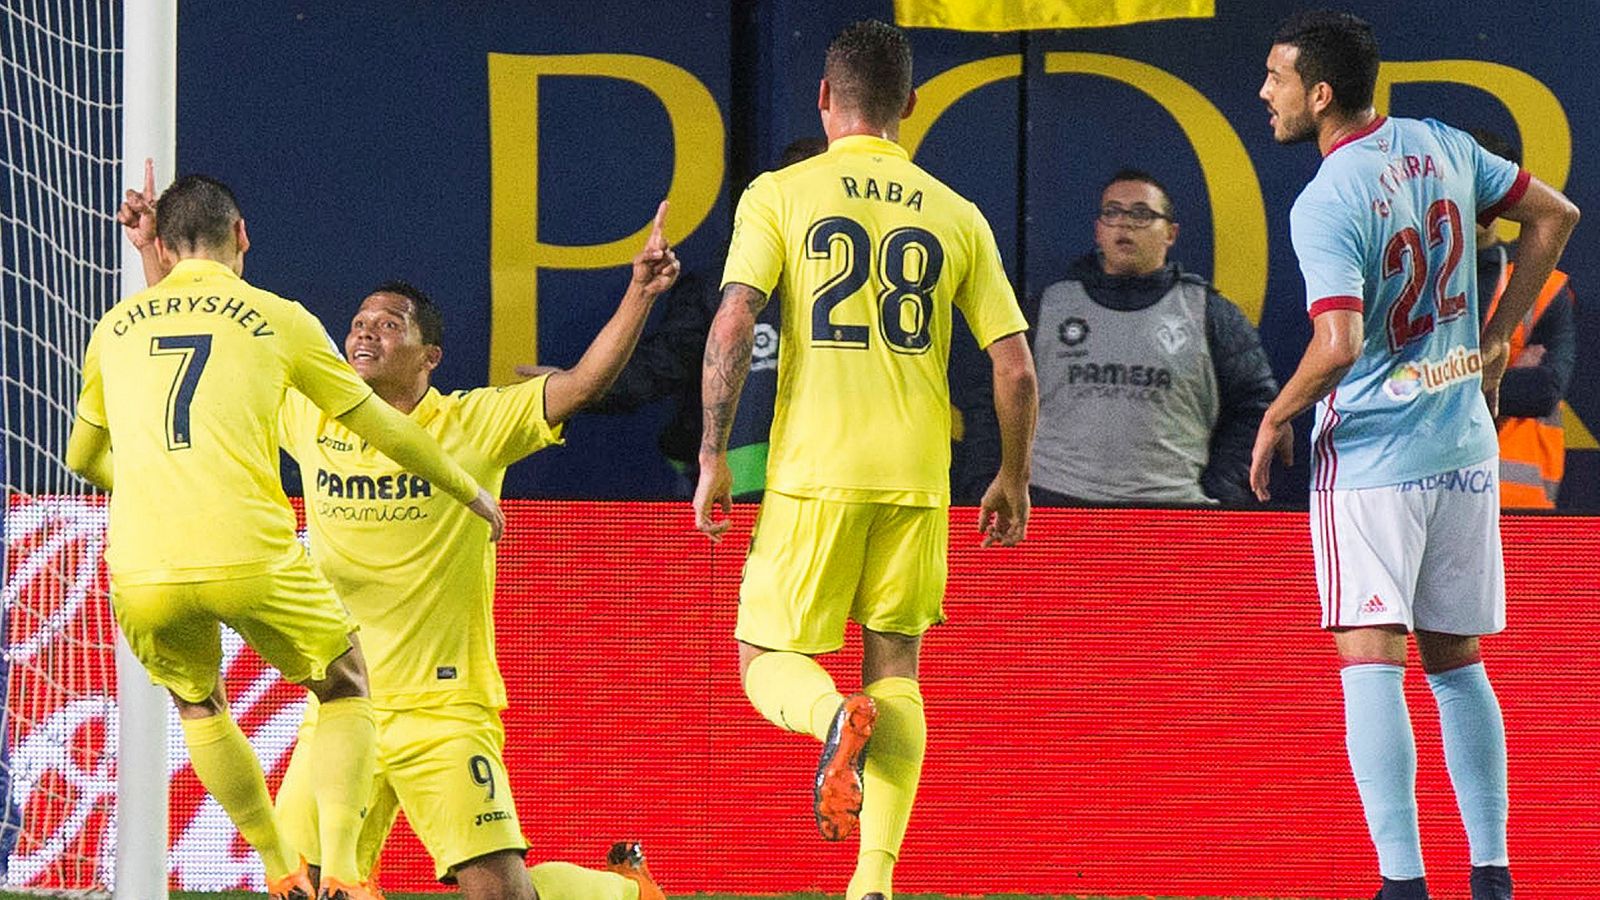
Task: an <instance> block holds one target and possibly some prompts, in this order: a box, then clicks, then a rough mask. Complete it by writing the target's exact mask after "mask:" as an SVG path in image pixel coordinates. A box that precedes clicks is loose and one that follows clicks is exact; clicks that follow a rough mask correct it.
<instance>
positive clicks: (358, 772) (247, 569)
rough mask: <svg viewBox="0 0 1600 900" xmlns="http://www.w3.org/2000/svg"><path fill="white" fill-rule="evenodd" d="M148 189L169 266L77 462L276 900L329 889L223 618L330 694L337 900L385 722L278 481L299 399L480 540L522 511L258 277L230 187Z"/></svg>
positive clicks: (94, 404)
mask: <svg viewBox="0 0 1600 900" xmlns="http://www.w3.org/2000/svg"><path fill="white" fill-rule="evenodd" d="M145 179H146V181H145V192H144V194H143V195H140V197H141V200H142V201H143V202H144V204H145V205H146V206H154V208H156V209H158V210H160V213H161V215H162V216H164V218H163V219H162V220H161V226H160V228H159V230H158V229H157V228H156V227H155V225H154V223H153V222H152V223H150V227H149V228H148V229H146V230H145V231H144V232H143V237H144V241H145V246H144V248H143V249H144V251H145V252H146V253H147V256H148V258H147V261H146V269H147V271H152V270H155V271H162V272H169V273H170V274H167V275H166V277H164V278H161V279H160V280H158V281H157V282H156V283H154V284H152V285H151V286H150V287H149V288H148V289H146V290H144V291H141V292H139V293H137V294H134V295H133V296H132V297H129V298H127V299H125V300H123V301H122V302H121V303H118V304H117V305H116V306H114V307H112V308H111V309H110V310H109V311H108V312H107V313H106V314H105V316H103V317H102V318H101V320H100V323H99V324H98V325H97V326H96V327H95V330H94V335H93V337H92V338H91V339H90V341H89V347H88V350H87V352H86V353H85V355H84V363H83V393H82V395H81V396H80V398H79V401H78V418H77V422H76V423H75V424H74V426H73V432H72V437H71V439H70V441H69V445H68V448H67V465H68V466H70V467H71V468H72V469H73V470H74V471H76V472H78V473H80V474H82V475H84V476H85V477H86V478H88V479H90V480H91V481H93V482H94V483H96V484H98V485H99V486H101V487H103V488H106V489H108V490H111V491H112V493H111V511H110V542H109V545H108V548H107V551H106V564H107V567H108V568H109V569H110V572H111V602H112V608H113V610H114V612H115V613H116V616H117V622H118V624H119V625H120V627H121V629H122V632H123V634H124V635H126V636H127V638H128V644H129V647H130V648H131V649H132V650H133V652H134V655H135V656H137V657H138V658H139V661H140V662H141V663H143V664H144V666H145V668H146V669H147V670H148V671H149V673H150V677H151V680H153V681H154V682H156V683H157V684H160V685H162V686H163V687H165V688H166V689H167V690H168V691H169V692H170V693H171V695H172V698H173V702H174V703H175V704H176V705H177V708H178V716H179V719H180V720H181V722H182V724H183V733H184V739H185V743H186V744H187V745H188V748H189V757H190V760H191V761H192V763H193V765H194V770H195V774H196V776H198V777H199V779H200V781H201V783H202V784H204V785H205V786H206V789H207V790H208V791H209V792H210V793H211V795H212V796H213V797H215V798H216V799H217V802H218V803H219V804H220V805H221V806H222V808H223V809H225V810H226V811H227V812H228V815H229V817H230V818H232V819H233V821H234V824H235V825H236V826H237V827H238V829H239V832H240V834H241V835H243V836H244V838H245V840H246V841H248V842H249V843H250V845H251V846H252V847H254V848H255V850H256V852H257V853H258V854H259V855H260V857H261V861H262V865H263V866H264V868H265V869H266V877H267V890H268V893H269V894H271V895H272V897H274V898H278V900H310V898H311V896H312V892H313V887H312V884H311V881H310V879H309V873H308V872H307V871H306V869H305V865H304V863H303V861H301V860H299V859H298V858H297V856H296V855H295V851H294V848H293V847H292V846H291V845H289V843H288V842H287V841H285V840H284V839H283V837H282V835H281V834H280V832H279V830H278V827H277V822H276V819H275V817H274V815H273V811H272V802H271V799H270V798H269V797H268V795H267V787H266V783H265V781H264V779H263V777H262V772H261V766H260V763H259V762H258V761H257V760H256V758H255V754H254V753H253V752H252V751H251V749H250V745H249V743H248V742H247V741H246V740H245V736H244V733H243V732H242V731H240V730H239V726H238V725H237V724H236V723H235V722H234V721H233V720H232V719H231V718H230V717H229V715H228V702H227V696H226V695H225V694H224V692H223V685H222V684H221V682H220V680H219V678H218V666H219V662H220V653H221V644H220V639H221V638H220V632H219V626H220V624H221V623H226V624H227V625H228V626H229V627H231V628H233V629H234V630H235V631H237V632H239V634H240V635H241V636H242V637H243V638H244V639H245V641H246V642H247V643H249V644H250V645H251V646H252V647H254V648H255V649H256V650H257V652H259V653H260V654H261V656H262V658H264V659H265V660H266V661H267V662H269V663H271V664H272V665H273V666H274V667H276V668H277V669H278V670H279V671H280V672H282V673H283V676H284V677H285V678H286V679H287V680H289V681H292V682H295V683H297V684H303V685H305V686H306V687H307V688H308V689H309V690H310V691H311V693H312V694H314V695H315V696H316V697H317V698H318V699H319V701H320V702H321V704H322V709H323V714H324V721H325V725H326V730H325V731H324V732H320V733H319V734H318V736H317V740H316V741H315V743H314V745H313V746H311V747H309V748H308V750H307V752H308V754H310V755H311V756H312V757H313V758H314V759H315V760H316V763H317V765H316V771H315V774H314V776H313V779H314V793H315V797H316V800H315V806H316V815H317V819H318V832H319V834H318V839H319V840H320V841H321V843H322V845H323V847H324V850H325V858H324V860H323V862H324V866H325V873H324V874H325V880H324V884H323V896H325V897H328V898H331V900H359V898H360V896H361V894H360V893H359V889H358V888H357V887H355V884H356V882H357V881H358V880H359V879H358V877H357V874H356V836H357V833H358V832H359V831H360V830H361V816H362V812H363V809H364V807H365V805H366V797H367V790H368V788H369V787H370V785H371V782H372V771H373V765H374V746H375V741H376V733H375V728H376V726H375V723H374V714H373V706H372V701H371V700H370V699H369V693H368V686H367V667H366V665H365V663H364V662H363V660H362V656H361V648H360V644H359V643H358V642H357V640H356V638H355V635H354V634H352V632H353V631H354V630H355V627H356V626H355V623H353V622H352V621H351V619H350V617H349V615H348V613H346V612H345V608H344V605H343V604H342V603H341V602H340V598H339V597H338V596H337V595H336V594H335V593H334V590H333V588H332V586H330V585H329V584H328V581H327V580H326V579H325V578H324V577H323V576H322V575H321V574H320V573H319V572H317V571H316V569H314V568H313V567H312V565H311V563H310V560H309V559H307V557H306V553H305V550H304V549H303V548H302V547H301V546H300V543H299V541H297V540H296V539H295V521H294V513H293V511H292V510H291V509H290V507H289V501H288V500H287V498H285V497H284V495H283V488H282V487H281V486H280V484H279V481H278V453H277V440H276V438H275V436H274V429H275V427H276V424H277V419H278V414H279V412H280V410H281V408H282V407H283V405H284V402H285V399H286V396H285V395H286V393H289V392H290V389H291V388H292V389H293V390H294V392H298V393H294V394H293V395H294V396H296V397H301V398H302V399H304V400H305V402H306V403H307V404H308V405H310V404H314V408H316V409H317V410H318V415H321V416H323V417H324V418H325V419H326V420H327V421H329V422H333V423H337V425H338V427H340V428H344V429H347V430H348V431H349V433H350V434H352V435H359V436H360V437H361V438H362V439H364V440H366V441H370V442H371V443H372V445H373V446H375V447H378V448H381V449H382V450H383V451H384V452H385V453H387V454H389V455H390V456H392V457H393V458H394V459H396V460H399V461H400V462H401V464H402V465H403V466H404V467H405V468H406V470H407V471H409V472H412V473H415V475H414V477H415V478H416V480H417V481H420V482H424V483H427V484H429V485H433V486H437V487H438V489H439V491H440V493H441V494H448V495H449V496H450V497H452V498H454V500H456V501H459V502H460V503H462V504H470V508H471V510H472V512H473V513H475V514H477V515H478V516H480V517H482V518H483V519H485V520H487V522H488V527H487V528H485V527H484V525H483V524H482V523H479V522H476V521H475V520H473V519H471V518H470V517H469V516H467V515H466V514H465V510H461V512H462V513H463V514H462V520H463V528H466V529H469V530H471V531H473V532H474V533H475V534H477V536H478V537H479V538H480V539H481V540H485V541H494V540H498V539H499V537H500V530H501V528H502V527H503V526H504V522H505V520H504V518H503V517H501V515H500V510H499V507H498V505H497V504H496V503H495V501H494V499H493V498H492V497H491V496H490V495H489V493H488V492H487V491H485V490H484V489H483V488H481V487H479V485H478V482H477V481H476V480H474V478H473V477H472V476H471V475H469V474H468V473H467V472H466V471H465V470H464V469H463V468H462V467H461V466H460V465H458V464H456V463H455V462H454V461H453V460H451V459H450V458H448V457H446V456H445V455H444V453H443V452H442V451H441V450H440V448H439V445H438V444H437V443H435V442H434V440H433V439H432V438H430V437H429V436H428V435H427V433H426V432H424V431H423V430H422V429H421V428H420V427H418V426H417V425H416V423H414V422H412V421H410V420H408V419H406V418H405V417H404V416H402V415H400V414H399V413H397V412H395V411H394V410H393V409H392V408H390V406H389V405H388V404H386V403H384V402H382V400H380V399H376V398H375V397H374V395H373V390H372V388H371V387H368V386H367V385H366V384H365V383H364V382H362V380H361V379H360V378H359V377H357V375H356V373H355V372H353V371H351V368H350V366H349V364H347V363H346V362H345V361H344V360H342V359H340V358H339V356H338V354H336V353H335V352H334V350H333V347H332V346H331V342H330V341H329V340H328V336H327V332H326V331H324V330H323V328H322V325H321V323H319V322H318V321H317V320H316V318H315V317H314V316H312V315H311V314H310V313H309V312H307V311H306V310H305V309H304V308H303V307H301V306H300V305H299V304H298V303H295V302H293V301H290V300H285V299H283V298H281V297H279V296H277V295H275V294H272V293H269V292H267V291H263V290H260V289H259V288H255V287H252V286H251V285H250V284H248V283H246V282H245V281H244V280H243V279H242V278H241V277H240V276H241V274H242V272H243V270H244V256H245V253H246V251H248V250H249V248H250V240H249V237H248V234H247V232H246V230H245V223H244V219H243V217H242V216H241V215H240V213H239V207H238V203H237V201H236V200H235V199H234V197H233V192H232V191H230V190H229V189H228V188H227V186H226V185H224V184H222V183H221V182H219V181H217V180H215V179H212V178H207V177H205V176H198V175H191V176H187V177H184V178H180V179H179V180H178V181H177V182H175V183H174V184H173V185H172V186H171V187H169V188H168V189H167V190H166V191H165V192H164V193H163V194H162V195H161V198H160V200H159V201H156V200H155V198H154V197H153V194H154V191H155V184H154V174H153V170H152V169H151V168H150V167H149V166H147V167H146V174H145ZM130 193H131V192H130ZM113 448H114V450H115V452H114V453H113V452H112V451H113ZM442 505H443V506H447V507H450V508H451V509H452V510H460V507H458V506H456V505H455V504H454V503H442ZM345 886H348V887H349V888H350V892H349V893H347V892H345V891H344V890H343V888H344V887H345Z"/></svg>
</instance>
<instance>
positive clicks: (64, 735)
mask: <svg viewBox="0 0 1600 900" xmlns="http://www.w3.org/2000/svg"><path fill="white" fill-rule="evenodd" d="M176 45H177V13H176V0H81V2H79V0H0V101H3V102H0V107H3V109H0V112H3V115H0V151H3V166H0V169H3V175H4V179H3V183H0V299H3V305H0V432H3V437H0V482H3V484H4V497H3V502H0V523H3V532H4V540H3V542H0V550H3V566H0V574H3V576H4V589H3V618H0V646H3V648H4V650H3V654H0V684H3V687H4V692H5V700H6V702H5V705H4V711H3V714H0V715H3V719H0V725H3V728H0V888H4V889H7V890H23V891H27V892H32V893H40V894H52V895H57V896H106V895H108V894H113V895H114V896H115V897H116V898H118V900H123V898H137V900H164V898H165V897H166V896H167V844H168V796H167V795H168V783H169V776H170V773H169V771H168V759H167V716H168V712H167V701H166V697H165V695H164V694H163V693H162V692H161V691H160V690H159V689H157V688H154V687H153V686H151V684H150V682H149V679H148V678H147V677H146V676H145V673H144V671H143V670H142V669H141V668H140V666H139V664H138V663H137V662H136V661H134V660H133V659H132V658H131V656H130V655H129V654H128V652H127V649H126V646H125V645H124V644H123V643H122V642H121V641H120V639H119V638H118V637H117V635H116V629H115V626H114V624H113V621H112V617H111V612H110V606H109V603H108V599H107V597H106V593H105V582H104V574H103V567H102V565H101V559H100V556H101V551H102V550H103V544H104V525H105V514H104V509H105V507H104V503H103V498H101V497H98V496H96V495H95V494H94V493H93V492H92V491H91V490H90V489H89V488H88V487H87V486H86V485H84V484H83V483H82V482H81V481H79V480H78V479H77V478H76V477H74V476H73V475H72V474H71V473H70V472H68V471H67V470H66V469H65V467H64V465H62V463H61V456H62V451H63V450H64V449H65V446H66V436H67V434H68V433H69V431H70V428H71V424H72V417H73V409H74V407H75V405H76V401H77V390H78V387H79V382H80V373H79V368H78V367H79V363H80V360H81V358H82V354H83V349H84V347H85V346H86V345H87V343H88V338H89V332H90V330H91V329H92V328H93V325H94V322H95V321H96V319H97V318H98V316H99V315H100V314H101V313H102V312H104V311H105V310H106V309H107V308H108V307H109V306H111V305H112V304H113V303H115V302H116V301H117V299H118V298H119V297H120V296H122V295H124V294H126V293H129V292H132V291H134V290H137V289H139V288H142V287H143V286H144V276H143V271H142V268H141V266H140V261H139V258H138V255H137V253H135V252H133V251H132V249H131V247H129V246H128V245H127V243H126V241H124V240H123V239H122V236H121V233H120V229H119V227H118V226H117V224H116V222H115V220H114V218H113V214H114V212H115V210H116V207H117V204H118V202H119V199H120V196H121V190H122V188H123V187H124V186H130V185H139V184H141V183H142V181H143V175H144V160H145V158H147V157H149V158H152V159H154V160H155V165H156V176H157V181H158V183H160V184H165V183H168V182H170V181H171V179H172V176H173V172H174V168H175V162H176V150H175V147H176V82H177V69H176ZM113 892H114V893H113Z"/></svg>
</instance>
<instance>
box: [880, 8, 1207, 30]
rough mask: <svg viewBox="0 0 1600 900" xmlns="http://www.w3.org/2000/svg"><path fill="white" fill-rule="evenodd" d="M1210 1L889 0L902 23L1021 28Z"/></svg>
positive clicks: (1171, 12) (1164, 12) (1165, 11)
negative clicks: (892, 0)
mask: <svg viewBox="0 0 1600 900" xmlns="http://www.w3.org/2000/svg"><path fill="white" fill-rule="evenodd" d="M1216 6H1217V4H1216V0H894V18H895V23H896V24H898V25H900V26H902V27H905V28H949V29H953V30H955V31H1025V30H1028V29H1034V28H1103V27H1106V26H1109V25H1126V24H1128V23H1130V22H1150V21H1154V20H1156V19H1209V18H1212V17H1213V16H1215V15H1216Z"/></svg>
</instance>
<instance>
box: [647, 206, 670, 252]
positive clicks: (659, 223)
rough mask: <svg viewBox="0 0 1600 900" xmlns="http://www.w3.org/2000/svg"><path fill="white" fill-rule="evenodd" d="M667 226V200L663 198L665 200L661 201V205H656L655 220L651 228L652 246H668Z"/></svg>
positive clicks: (650, 242) (650, 241)
mask: <svg viewBox="0 0 1600 900" xmlns="http://www.w3.org/2000/svg"><path fill="white" fill-rule="evenodd" d="M666 227H667V201H665V200H663V201H661V205H660V206H657V207H656V218H655V222H654V223H653V224H652V225H651V228H650V240H649V244H650V246H652V247H656V248H658V249H659V248H662V247H665V246H667V235H666Z"/></svg>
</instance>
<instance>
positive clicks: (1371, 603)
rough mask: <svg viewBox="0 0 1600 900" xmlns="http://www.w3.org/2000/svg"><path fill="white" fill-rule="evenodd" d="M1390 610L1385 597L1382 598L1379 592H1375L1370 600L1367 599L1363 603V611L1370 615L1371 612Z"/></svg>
mask: <svg viewBox="0 0 1600 900" xmlns="http://www.w3.org/2000/svg"><path fill="white" fill-rule="evenodd" d="M1388 611H1389V607H1387V606H1385V605H1384V603H1383V599H1382V598H1380V597H1379V596H1378V595H1377V594H1373V595H1372V597H1371V598H1370V599H1369V600H1367V602H1365V603H1363V604H1361V612H1362V614H1363V615H1369V614H1371V613H1381V612H1388Z"/></svg>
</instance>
